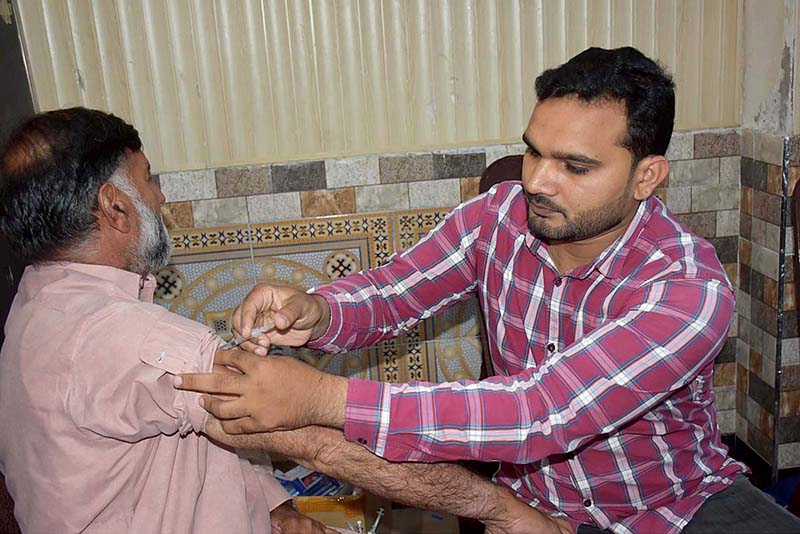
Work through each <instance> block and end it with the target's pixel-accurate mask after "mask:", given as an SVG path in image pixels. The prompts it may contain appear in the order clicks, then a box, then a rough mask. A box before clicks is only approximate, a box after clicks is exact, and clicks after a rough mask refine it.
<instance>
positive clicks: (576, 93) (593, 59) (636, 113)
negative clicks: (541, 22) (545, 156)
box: [536, 46, 675, 164]
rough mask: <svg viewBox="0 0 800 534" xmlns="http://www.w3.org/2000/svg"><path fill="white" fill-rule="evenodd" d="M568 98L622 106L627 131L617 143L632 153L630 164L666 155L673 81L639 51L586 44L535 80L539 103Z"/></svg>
mask: <svg viewBox="0 0 800 534" xmlns="http://www.w3.org/2000/svg"><path fill="white" fill-rule="evenodd" d="M570 96H572V97H577V98H579V99H581V100H584V101H586V102H597V101H603V100H610V101H616V102H621V103H623V104H624V105H625V110H626V114H627V118H628V132H627V135H626V137H625V138H624V139H621V140H620V142H621V144H622V146H624V147H625V148H627V149H628V150H630V152H631V153H632V154H633V160H634V164H635V163H638V162H639V161H641V160H642V159H643V158H645V157H647V156H650V155H661V156H663V155H664V154H666V152H667V147H669V141H670V138H671V137H672V128H673V125H674V122H675V84H674V83H673V82H672V78H671V77H670V76H669V74H667V73H666V72H665V70H664V69H663V68H662V67H661V66H659V65H658V63H656V62H655V61H653V60H652V59H650V58H648V57H647V56H645V55H644V54H642V53H641V52H640V51H638V50H636V49H635V48H632V47H630V46H626V47H624V48H616V49H613V50H606V49H604V48H589V49H587V50H584V51H583V52H581V53H580V54H578V55H577V56H575V57H573V58H572V59H570V60H569V61H567V62H566V63H564V64H563V65H561V66H559V67H556V68H552V69H549V70H546V71H544V72H543V73H542V74H541V75H540V76H539V77H538V78H536V97H537V98H538V99H539V101H543V100H546V99H548V98H558V97H570Z"/></svg>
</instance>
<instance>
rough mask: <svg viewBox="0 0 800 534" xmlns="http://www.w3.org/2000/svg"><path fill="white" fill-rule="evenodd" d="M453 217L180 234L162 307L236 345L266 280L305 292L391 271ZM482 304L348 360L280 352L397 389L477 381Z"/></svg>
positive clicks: (380, 217) (398, 216)
mask: <svg viewBox="0 0 800 534" xmlns="http://www.w3.org/2000/svg"><path fill="white" fill-rule="evenodd" d="M447 212H448V210H447V209H427V210H407V211H403V212H396V213H393V214H370V215H363V216H360V215H348V216H335V217H319V218H314V219H307V220H295V221H283V222H279V223H268V224H266V223H265V224H251V225H241V226H229V227H219V228H206V229H194V230H189V231H173V232H172V233H171V236H172V240H173V245H174V249H175V252H174V255H173V258H172V261H171V263H170V265H169V266H168V267H166V268H164V269H162V270H161V271H159V273H157V278H158V288H157V294H156V301H157V302H158V303H159V304H161V305H162V306H165V307H166V308H168V309H170V310H171V311H174V312H175V313H178V314H180V315H183V316H185V317H188V318H190V319H193V320H196V321H198V322H201V323H203V324H206V325H208V326H209V328H211V329H213V330H214V331H216V332H217V333H218V334H219V335H220V336H221V337H223V338H226V339H228V338H230V328H231V314H232V313H233V310H234V309H235V307H236V306H237V305H238V304H239V303H240V302H241V301H242V300H243V299H244V297H245V296H246V295H247V293H248V292H249V291H250V290H251V289H252V288H253V286H254V285H255V284H256V283H258V282H262V281H267V280H268V281H271V282H274V283H278V284H281V285H287V286H291V287H295V288H297V289H301V290H305V289H308V288H310V287H317V286H319V285H322V284H325V283H327V282H330V281H331V280H336V279H338V278H341V277H343V276H347V275H348V274H351V273H354V272H357V271H360V270H362V269H369V268H372V267H377V266H380V265H382V264H383V263H384V262H385V261H386V260H387V259H388V258H389V257H390V256H391V255H392V254H393V253H394V252H395V251H396V250H399V249H400V248H402V249H405V248H407V247H409V246H411V245H413V244H414V243H416V242H417V241H419V239H420V238H421V237H422V236H423V235H424V234H425V233H426V232H428V231H429V230H430V229H432V228H433V227H435V226H436V225H437V224H438V223H439V222H440V221H441V220H442V219H443V218H444V216H445V214H446V213H447ZM477 310H478V306H477V301H476V300H474V299H472V300H470V301H467V302H462V303H458V304H456V305H455V306H452V307H451V308H450V309H448V310H446V311H444V312H443V313H442V314H440V315H438V316H437V317H435V318H432V319H429V320H427V321H425V322H423V323H421V324H419V325H417V326H416V327H414V328H412V329H411V330H410V331H409V332H407V333H406V334H404V335H402V336H399V337H397V338H395V339H392V340H389V341H385V342H383V343H380V344H378V345H377V346H375V347H370V348H367V349H362V350H356V351H351V352H348V353H346V354H336V355H333V354H323V353H319V352H315V351H311V350H308V349H289V348H283V347H280V348H276V349H275V351H274V352H275V353H278V354H292V355H294V356H296V357H298V358H301V359H302V360H304V361H306V362H307V363H309V364H312V365H314V366H316V367H317V368H319V369H322V370H324V371H326V372H330V373H335V374H339V375H343V376H358V377H361V378H368V379H376V380H383V381H392V382H408V381H450V380H462V379H475V378H477V377H478V374H479V372H480V365H481V343H480V338H479V337H478V320H477V317H478V313H477Z"/></svg>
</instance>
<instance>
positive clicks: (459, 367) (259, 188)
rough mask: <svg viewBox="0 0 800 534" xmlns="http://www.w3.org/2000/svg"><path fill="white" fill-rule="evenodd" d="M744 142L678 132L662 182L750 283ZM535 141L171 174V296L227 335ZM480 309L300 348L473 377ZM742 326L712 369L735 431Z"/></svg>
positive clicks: (382, 367)
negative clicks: (265, 290)
mask: <svg viewBox="0 0 800 534" xmlns="http://www.w3.org/2000/svg"><path fill="white" fill-rule="evenodd" d="M739 137H740V136H739V133H738V132H737V131H735V130H718V131H713V132H679V133H676V134H675V135H674V137H673V140H672V143H671V146H670V150H669V153H668V157H669V159H670V160H671V162H672V173H671V176H670V178H669V183H668V184H665V187H663V188H661V189H659V190H657V191H656V194H657V195H658V196H659V197H660V198H661V199H662V200H664V201H665V202H666V203H667V205H668V207H669V208H670V209H671V210H672V211H673V212H674V213H676V214H677V216H678V217H679V218H680V219H681V220H683V221H684V222H685V223H686V224H687V225H688V226H689V227H691V228H692V229H693V230H694V231H695V232H697V233H698V234H699V235H701V236H702V237H704V238H706V239H708V240H709V241H710V242H711V243H713V244H714V246H715V247H716V249H717V253H718V255H719V256H720V259H721V260H722V262H723V263H724V264H725V267H726V270H727V271H728V275H729V277H730V278H731V280H737V279H738V263H737V255H738V241H739V227H740V219H739V204H740V199H739V192H740V186H739V180H740V159H741V158H740V155H739V154H740V148H739V144H740V139H739ZM523 149H524V147H523V145H499V146H490V147H484V148H470V149H464V150H449V151H436V152H424V153H413V154H390V155H383V156H366V157H350V158H342V159H329V160H324V161H304V162H291V163H277V164H272V165H264V166H255V167H242V168H229V169H217V170H202V171H193V172H181V173H170V174H163V175H161V176H160V180H161V186H162V189H163V191H164V193H165V195H166V196H167V200H168V201H169V202H168V204H167V205H166V208H165V211H166V213H167V220H168V224H169V226H170V227H171V231H172V235H173V239H174V240H175V243H176V254H175V257H174V260H173V266H172V269H173V271H166V272H165V273H166V274H165V275H164V278H165V280H168V279H170V278H176V279H180V281H179V284H180V285H181V286H182V288H183V289H181V290H180V291H178V292H177V293H176V294H175V295H172V294H166V295H167V297H168V299H166V300H164V299H162V301H161V302H162V304H164V305H166V306H168V307H170V308H171V309H174V310H175V311H178V312H179V313H183V314H185V315H187V316H190V317H193V318H195V319H198V320H202V321H204V322H207V323H208V324H210V325H212V326H214V327H217V329H218V330H219V331H220V332H221V333H224V332H226V331H227V329H228V328H229V324H228V323H227V320H228V317H227V315H226V314H229V313H230V311H231V309H232V307H233V306H234V305H235V304H236V303H237V302H238V301H239V300H241V298H242V297H243V296H244V294H245V293H246V292H247V291H248V290H249V289H250V288H251V287H252V285H253V284H254V283H255V281H256V280H258V279H264V278H269V279H272V280H276V281H278V282H280V283H288V284H290V285H295V286H296V287H309V286H311V285H316V284H319V283H323V282H325V281H326V280H328V279H335V278H336V277H338V276H341V275H343V274H346V273H347V272H351V271H352V270H358V269H361V268H368V267H372V266H375V265H379V264H380V263H381V262H382V261H383V260H384V259H385V258H386V257H387V256H388V254H391V253H392V252H395V251H397V250H402V249H405V248H407V247H408V246H410V245H411V244H413V243H414V242H416V240H417V239H418V238H419V236H420V235H421V233H422V232H424V231H425V230H427V229H429V228H431V227H432V226H433V225H434V224H435V222H436V221H438V220H439V218H440V217H441V216H442V215H443V214H444V213H445V212H446V209H447V208H448V207H451V206H454V205H456V204H458V203H459V202H461V201H464V200H467V199H469V198H472V197H473V196H474V195H475V194H477V187H478V177H479V176H480V174H481V173H482V172H483V170H484V168H485V167H486V165H488V164H489V163H491V162H492V161H494V160H496V159H498V158H500V157H502V156H505V155H508V154H512V153H521V152H522V151H523ZM168 285H170V283H169V282H166V283H165V285H164V287H167V286H168ZM223 289H224V290H223ZM187 298H188V299H189V304H192V307H187V306H186V305H185V304H186V299H187ZM476 310H477V308H476V306H475V304H474V302H470V303H467V304H465V305H463V306H460V307H457V308H455V309H454V310H451V311H450V312H449V314H448V315H446V316H445V317H441V318H438V319H436V320H430V321H428V322H426V323H424V324H422V325H420V326H419V327H417V329H415V331H413V332H410V333H409V335H408V336H406V337H405V338H402V339H399V340H397V341H396V342H394V343H393V344H392V343H388V344H384V345H383V346H381V347H378V348H376V349H374V350H372V351H357V352H356V353H354V354H348V355H346V357H344V358H342V357H336V356H334V357H331V356H322V355H315V354H311V353H308V352H303V351H301V353H300V356H301V357H304V358H305V359H306V360H307V361H311V362H312V363H315V364H317V365H318V366H319V367H321V368H324V369H327V370H329V371H332V372H337V373H342V374H347V375H360V376H367V377H371V378H378V379H383V380H410V379H428V380H452V379H457V378H466V377H475V376H477V373H478V368H479V366H480V346H479V344H477V345H476V341H477V337H478V321H477V316H476ZM736 332H737V325H736V322H734V324H733V325H732V328H731V332H730V336H731V337H730V338H729V340H728V343H726V345H725V348H724V349H723V351H722V353H721V354H720V355H719V357H718V359H717V364H716V371H715V377H714V387H715V391H716V393H717V403H718V409H719V414H720V427H721V429H722V430H723V432H725V433H732V432H734V430H735V428H736V362H735V356H736V340H735V336H736ZM442 339H444V341H436V340H442Z"/></svg>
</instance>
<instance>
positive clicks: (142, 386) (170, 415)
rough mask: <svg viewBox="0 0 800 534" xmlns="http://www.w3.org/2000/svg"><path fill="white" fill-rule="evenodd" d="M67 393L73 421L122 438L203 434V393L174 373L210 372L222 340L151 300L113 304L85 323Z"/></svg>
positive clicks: (110, 435)
mask: <svg viewBox="0 0 800 534" xmlns="http://www.w3.org/2000/svg"><path fill="white" fill-rule="evenodd" d="M78 335H79V336H80V342H79V347H78V350H77V352H76V354H75V356H74V359H73V362H72V373H71V384H70V385H69V390H68V394H67V403H68V409H69V412H70V413H71V414H72V416H73V419H74V421H75V423H76V424H77V425H78V426H79V427H81V428H84V429H86V430H88V431H91V432H94V433H97V434H99V435H102V436H105V437H110V438H116V439H120V440H124V441H131V442H132V441H138V440H140V439H144V438H147V437H151V436H154V435H157V434H168V435H169V434H174V433H176V432H180V433H181V435H185V434H187V433H189V432H192V431H194V432H201V431H202V430H203V429H204V428H205V424H206V420H207V417H208V414H207V413H206V411H205V410H203V409H202V407H201V406H200V405H199V402H198V400H199V394H197V393H192V392H187V391H180V390H177V389H175V388H174V387H173V385H172V379H173V375H175V374H177V373H184V372H209V371H210V370H211V368H212V366H213V362H214V353H215V351H216V349H217V347H218V346H219V343H220V339H219V337H217V336H216V335H215V334H214V333H213V332H211V331H210V330H209V329H208V328H206V327H204V326H203V325H201V324H198V323H196V322H194V321H190V320H188V319H185V318H183V317H180V316H177V315H175V314H172V313H170V312H168V311H166V310H164V309H163V308H160V307H158V306H153V305H148V304H145V303H137V304H130V303H125V304H124V305H115V306H111V307H109V308H108V309H106V310H103V311H102V312H100V313H98V314H95V315H93V316H91V317H90V318H89V320H87V321H86V323H85V325H84V327H83V328H81V331H80V332H79V334H78Z"/></svg>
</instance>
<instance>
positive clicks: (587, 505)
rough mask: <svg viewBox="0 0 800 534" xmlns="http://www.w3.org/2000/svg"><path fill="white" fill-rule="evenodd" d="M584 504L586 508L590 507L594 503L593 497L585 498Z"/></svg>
mask: <svg viewBox="0 0 800 534" xmlns="http://www.w3.org/2000/svg"><path fill="white" fill-rule="evenodd" d="M583 505H584V506H585V507H586V508H589V507H590V506H591V505H592V499H584V500H583Z"/></svg>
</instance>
